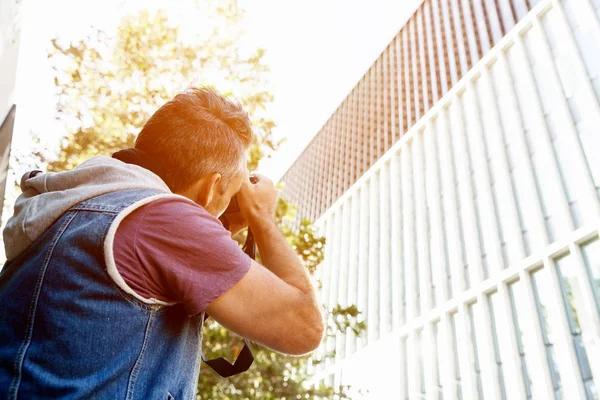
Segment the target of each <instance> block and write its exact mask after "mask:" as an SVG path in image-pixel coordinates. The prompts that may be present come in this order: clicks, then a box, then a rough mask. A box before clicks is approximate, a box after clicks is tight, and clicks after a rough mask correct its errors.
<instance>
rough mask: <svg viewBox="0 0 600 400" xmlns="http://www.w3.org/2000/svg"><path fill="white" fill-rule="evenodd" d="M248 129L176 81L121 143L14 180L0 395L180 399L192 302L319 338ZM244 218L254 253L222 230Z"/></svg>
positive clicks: (189, 352) (294, 347)
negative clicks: (254, 168)
mask: <svg viewBox="0 0 600 400" xmlns="http://www.w3.org/2000/svg"><path fill="white" fill-rule="evenodd" d="M251 141H252V131H251V127H250V122H249V119H248V115H247V113H246V112H245V111H244V110H243V109H242V108H241V106H240V105H239V104H237V103H234V102H232V101H230V100H228V99H226V98H224V97H222V96H221V95H219V94H218V93H216V92H214V91H213V90H210V89H206V88H200V89H189V90H187V91H185V92H183V93H180V94H178V95H177V96H176V97H175V98H174V99H173V100H171V101H169V102H168V103H166V104H165V105H163V106H162V107H161V108H160V109H159V110H158V111H156V112H155V114H154V115H153V116H152V117H151V118H150V119H149V121H148V122H147V123H146V125H145V126H144V127H143V129H142V131H141V132H140V134H139V136H138V137H137V139H136V143H135V147H134V148H131V149H125V150H123V151H120V152H118V153H116V154H115V155H113V157H112V158H109V157H105V156H97V157H94V158H92V159H90V160H88V161H87V162H85V163H83V164H81V165H80V166H79V167H77V168H75V169H74V170H72V171H67V172H61V173H49V174H43V173H41V172H40V171H33V172H31V173H28V174H26V175H25V176H24V177H23V179H22V180H21V189H22V190H23V194H22V195H21V196H20V197H19V198H18V199H17V201H16V204H15V213H14V215H13V216H12V217H11V219H10V220H9V222H8V224H7V226H6V229H5V231H4V242H5V247H6V253H7V258H8V261H7V263H6V264H5V266H4V268H3V270H2V272H1V274H0V302H1V304H2V312H1V314H0V338H2V344H1V347H0V398H17V397H18V398H36V397H39V396H44V397H53V398H96V399H115V398H127V399H154V398H157V399H167V398H175V399H183V398H186V399H187V398H191V397H192V396H193V395H194V393H195V389H196V381H197V378H198V374H199V368H200V357H199V354H200V351H201V332H202V331H201V326H202V316H203V314H204V312H207V313H208V314H210V316H211V317H212V318H214V319H215V320H216V321H218V322H219V323H220V324H221V325H223V326H224V327H226V328H228V329H230V330H231V331H233V332H235V333H237V334H239V335H241V336H243V337H245V338H247V339H249V340H251V341H254V342H256V343H259V344H261V345H264V346H266V347H268V348H271V349H273V350H275V351H278V352H281V353H286V354H292V355H300V354H305V353H307V352H310V351H312V350H313V349H315V348H316V347H317V346H318V345H319V343H320V342H321V339H322V336H323V329H324V328H323V320H322V315H321V313H320V310H319V307H318V305H317V302H316V300H315V294H314V290H313V287H312V285H311V283H310V280H309V277H308V274H307V272H306V269H305V268H304V267H303V266H302V264H301V262H300V259H299V257H298V256H297V255H296V254H295V252H294V251H293V249H292V248H291V247H290V246H289V244H288V243H287V242H286V240H285V239H284V237H283V236H282V234H281V233H280V232H279V229H278V227H277V226H276V224H275V222H274V219H273V216H274V210H275V205H276V198H277V190H276V188H275V187H274V185H273V183H272V182H270V181H269V180H268V179H266V178H265V177H262V176H256V177H253V179H252V181H251V180H250V179H249V176H248V172H247V169H246V152H247V150H248V148H249V146H250V143H251ZM233 196H235V199H236V201H237V204H238V206H239V212H237V213H228V214H227V216H226V217H227V218H226V220H225V225H226V226H227V227H228V229H229V230H230V231H227V230H226V229H225V227H224V226H223V224H222V223H221V222H220V221H219V220H218V218H219V216H221V215H222V214H223V212H224V211H225V209H226V208H227V206H228V204H229V203H230V201H231V199H232V198H233ZM245 226H249V227H250V228H251V229H252V231H253V233H254V237H255V240H256V244H257V246H258V249H259V251H260V254H261V259H262V261H263V263H264V266H263V265H260V264H258V263H256V262H255V261H253V260H251V259H250V258H249V257H248V256H247V255H246V254H245V253H244V252H243V251H242V250H241V249H240V248H239V246H238V244H237V243H236V242H235V241H234V240H233V239H231V233H232V232H233V233H235V232H237V231H239V230H240V229H242V228H244V227H245Z"/></svg>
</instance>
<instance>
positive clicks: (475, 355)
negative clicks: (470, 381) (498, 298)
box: [467, 303, 483, 399]
mask: <svg viewBox="0 0 600 400" xmlns="http://www.w3.org/2000/svg"><path fill="white" fill-rule="evenodd" d="M479 307H480V306H479V304H477V303H475V304H473V305H472V306H471V307H468V308H467V314H468V317H469V329H470V331H471V340H470V342H471V346H472V348H471V351H472V352H473V370H474V371H475V377H476V378H477V393H478V396H479V398H480V399H483V384H482V383H481V367H480V365H479V353H478V352H477V335H476V334H475V318H474V316H473V311H474V310H476V311H479ZM481 333H482V332H480V334H481Z"/></svg>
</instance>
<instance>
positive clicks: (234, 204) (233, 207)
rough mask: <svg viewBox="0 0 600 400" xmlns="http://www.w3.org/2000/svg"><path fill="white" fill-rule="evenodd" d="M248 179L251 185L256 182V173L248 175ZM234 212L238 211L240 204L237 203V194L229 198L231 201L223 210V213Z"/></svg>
mask: <svg viewBox="0 0 600 400" xmlns="http://www.w3.org/2000/svg"><path fill="white" fill-rule="evenodd" d="M249 179H250V183H252V184H253V185H255V184H257V183H258V177H257V176H256V175H250V177H249ZM236 212H240V205H239V204H238V201H237V196H236V195H234V196H233V197H232V198H231V201H230V202H229V205H228V206H227V209H226V210H225V211H224V212H223V214H227V213H236Z"/></svg>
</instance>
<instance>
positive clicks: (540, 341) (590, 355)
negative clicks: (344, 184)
mask: <svg viewBox="0 0 600 400" xmlns="http://www.w3.org/2000/svg"><path fill="white" fill-rule="evenodd" d="M444 1H445V0H444ZM507 1H508V0H507ZM435 2H436V1H433V2H432V3H435ZM482 2H487V0H473V1H472V3H473V4H474V6H471V10H477V9H478V7H480V4H481V3H482ZM522 2H523V3H525V0H523V1H522ZM499 3H500V5H501V6H502V3H503V2H502V1H500V2H499ZM514 3H519V1H513V4H514ZM447 4H449V5H450V6H451V7H461V4H464V1H462V0H449V2H448V3H447ZM465 10H466V8H465ZM599 16H600V0H540V1H537V2H536V4H535V5H533V6H532V7H530V8H528V9H527V10H525V12H524V14H523V17H522V18H520V20H519V21H518V22H517V21H515V24H514V26H512V27H511V28H510V29H509V30H507V33H506V35H504V36H503V37H502V38H501V39H500V40H498V42H497V43H496V44H495V45H494V46H493V47H492V48H489V49H483V54H482V56H481V57H480V59H479V61H477V62H476V63H473V66H472V68H470V69H469V70H468V72H467V73H466V74H465V75H463V76H462V78H461V79H460V80H457V81H456V83H454V84H450V85H449V88H448V91H447V92H446V93H445V94H444V95H443V97H441V98H439V99H434V100H436V101H435V102H433V105H432V107H431V108H429V109H428V110H427V111H426V112H425V113H423V114H422V115H421V116H419V118H418V119H417V120H415V123H414V124H413V125H412V127H410V129H409V130H408V131H407V132H406V133H405V134H404V135H403V136H401V137H400V138H399V140H397V141H396V142H395V144H393V145H392V146H391V147H390V148H389V150H388V151H387V152H385V154H384V155H383V156H382V157H381V158H379V159H378V161H377V162H376V163H375V164H374V165H373V166H371V167H370V168H369V169H368V170H367V172H366V173H364V175H362V176H361V177H360V178H359V179H358V180H357V181H356V182H355V183H354V184H353V185H352V186H351V187H350V189H349V190H347V191H346V192H345V193H343V195H342V196H341V197H340V198H338V199H337V201H335V203H334V204H333V206H331V207H329V208H328V209H327V211H326V212H325V213H324V214H322V215H321V216H320V217H319V219H318V221H317V226H318V227H319V229H320V230H321V233H322V234H324V235H325V236H326V237H327V241H328V243H327V246H326V253H325V261H324V263H323V265H322V266H321V267H320V270H319V274H320V275H319V277H318V278H319V279H320V280H321V282H322V284H323V288H322V290H321V293H320V296H321V302H322V303H323V304H325V305H327V306H328V307H330V308H331V307H333V306H334V305H335V304H338V303H339V304H341V305H342V306H347V305H351V304H355V305H357V307H358V308H359V310H361V311H362V316H363V318H364V321H365V322H366V324H367V331H366V332H365V334H364V335H363V336H362V337H361V338H356V337H354V335H352V334H351V333H350V331H348V332H347V333H346V334H339V335H338V336H337V337H335V338H331V339H329V340H327V341H326V342H325V343H324V344H323V345H322V346H321V348H320V349H319V350H317V351H316V353H315V355H314V358H315V360H320V362H319V363H318V364H316V365H314V366H313V367H312V368H311V370H312V372H313V373H314V376H315V378H314V380H315V382H316V383H318V382H328V383H330V384H334V385H352V386H353V387H354V388H364V389H366V390H368V393H367V394H364V398H369V399H402V400H404V399H499V400H500V399H510V400H513V399H542V400H546V399H588V400H589V399H594V400H598V399H600V394H599V391H600V238H599V235H600V77H599V76H600V17H599ZM472 18H475V16H472ZM428 20H431V19H428ZM421 26H423V27H424V28H425V30H428V29H431V30H432V31H433V30H435V28H436V27H435V26H428V25H427V23H423V24H422V25H421ZM484 30H485V29H484ZM415 32H416V33H415V34H420V33H419V31H415ZM488 32H492V33H493V27H492V29H490V30H488ZM466 34H467V35H468V32H467V33H466ZM421 43H423V44H424V45H425V46H429V47H430V50H431V49H432V48H433V47H434V43H431V42H430V43H427V41H421ZM440 49H441V48H439V49H435V48H434V49H433V51H434V52H437V51H438V50H440ZM442 50H443V49H442ZM468 52H469V48H463V50H462V53H459V54H462V55H465V56H468ZM417 54H419V53H417ZM420 54H426V52H421V53H420ZM460 62H462V60H457V62H456V64H457V65H458V64H459V63H460ZM438 67H440V68H443V67H444V64H443V63H440V64H439V65H438ZM433 75H434V74H433V73H432V76H433ZM445 75H446V73H445V72H444V73H442V74H440V75H438V76H445ZM433 86H436V85H433ZM411 95H412V93H411ZM421 95H427V94H420V93H415V96H421ZM408 98H409V100H408V101H410V98H411V96H408ZM412 98H413V99H414V97H412ZM350 111H351V110H350ZM392 114H393V113H392ZM332 351H335V356H333V357H327V356H326V355H327V354H328V353H330V352H332ZM356 398H363V397H360V396H357V397H356Z"/></svg>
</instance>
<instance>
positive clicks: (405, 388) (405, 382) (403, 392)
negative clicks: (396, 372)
mask: <svg viewBox="0 0 600 400" xmlns="http://www.w3.org/2000/svg"><path fill="white" fill-rule="evenodd" d="M400 346H401V347H402V356H403V357H402V361H401V362H402V384H401V388H400V393H401V398H403V399H405V400H409V398H408V351H407V350H408V349H407V346H406V338H404V339H402V341H401V343H400Z"/></svg>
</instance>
